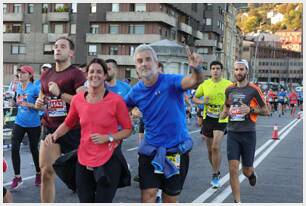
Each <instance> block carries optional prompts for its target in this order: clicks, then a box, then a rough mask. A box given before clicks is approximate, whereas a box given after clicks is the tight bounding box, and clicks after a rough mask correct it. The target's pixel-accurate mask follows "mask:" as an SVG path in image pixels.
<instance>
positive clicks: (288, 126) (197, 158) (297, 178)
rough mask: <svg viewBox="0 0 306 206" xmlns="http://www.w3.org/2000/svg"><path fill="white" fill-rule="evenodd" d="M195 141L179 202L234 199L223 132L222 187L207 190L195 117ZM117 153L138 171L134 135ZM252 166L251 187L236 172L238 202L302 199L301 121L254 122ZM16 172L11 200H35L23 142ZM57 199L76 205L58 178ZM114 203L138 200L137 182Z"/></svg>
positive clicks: (206, 166)
mask: <svg viewBox="0 0 306 206" xmlns="http://www.w3.org/2000/svg"><path fill="white" fill-rule="evenodd" d="M274 124H277V125H278V128H279V137H280V140H272V139H271V134H272V130H273V126H274ZM188 128H189V131H190V134H191V137H192V139H193V141H194V147H193V150H192V151H191V152H190V167H189V172H188V176H187V178H186V181H185V185H184V189H183V191H182V193H181V195H180V197H179V202H181V203H191V202H224V203H231V202H233V198H232V194H231V189H230V186H229V181H228V164H227V157H226V138H227V137H226V136H225V137H224V140H223V141H222V157H223V160H222V164H221V177H222V179H221V180H222V187H221V188H220V189H218V190H215V189H212V188H210V185H209V182H210V178H211V167H210V165H209V162H208V158H207V149H206V144H205V142H204V141H203V140H202V138H201V137H200V134H199V128H198V127H197V126H196V121H195V120H193V121H192V122H191V123H190V124H189V125H188ZM122 151H123V153H124V155H125V157H126V159H127V161H128V163H129V165H130V169H131V174H132V176H134V175H136V174H137V167H138V161H137V136H136V135H133V136H131V137H129V138H128V139H127V140H126V141H125V142H124V144H123V146H122ZM10 154H11V153H10V150H9V149H4V158H5V159H6V160H7V161H8V164H9V171H8V172H7V173H5V174H4V175H3V180H4V186H6V187H7V188H9V183H10V181H11V180H12V178H13V169H12V163H11V158H10ZM255 155H256V156H255V162H254V166H255V167H256V173H257V175H258V181H257V185H256V187H250V186H249V184H248V181H247V180H244V179H243V176H241V201H242V202H243V203H302V202H303V120H301V119H293V118H290V117H289V115H288V114H285V116H283V117H277V116H276V115H274V116H273V117H259V119H258V122H257V146H256V154H255ZM21 164H22V165H21V175H22V177H23V181H24V183H23V185H22V186H21V188H20V189H19V191H17V192H13V193H12V194H13V198H14V201H15V202H19V203H38V202H40V196H39V188H38V187H36V186H34V175H35V168H34V165H33V161H32V157H31V154H30V151H29V148H28V147H27V146H23V147H22V149H21ZM56 202H58V203H59V202H61V203H74V202H75V203H77V202H79V201H78V198H77V195H76V194H73V193H72V192H71V191H70V190H69V189H67V188H66V186H65V185H64V184H63V183H62V182H61V181H60V180H59V179H57V180H56ZM114 202H116V203H120V202H121V203H137V202H140V190H139V187H138V183H137V182H134V181H132V185H131V186H130V187H126V188H122V189H119V190H118V191H117V193H116V196H115V199H114Z"/></svg>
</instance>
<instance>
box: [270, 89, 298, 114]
mask: <svg viewBox="0 0 306 206" xmlns="http://www.w3.org/2000/svg"><path fill="white" fill-rule="evenodd" d="M265 99H266V103H267V104H268V106H269V109H270V111H271V116H272V114H273V113H276V114H277V115H278V116H279V117H281V116H283V115H285V113H286V111H288V110H290V116H291V117H293V118H294V117H295V116H296V114H297V111H298V110H299V111H303V90H301V91H298V92H296V91H295V89H294V88H293V87H290V88H289V92H288V91H287V90H285V89H284V88H283V87H281V88H279V89H278V90H276V91H273V90H272V89H269V90H268V92H265Z"/></svg>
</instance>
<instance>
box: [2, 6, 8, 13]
mask: <svg viewBox="0 0 306 206" xmlns="http://www.w3.org/2000/svg"><path fill="white" fill-rule="evenodd" d="M3 13H7V4H3Z"/></svg>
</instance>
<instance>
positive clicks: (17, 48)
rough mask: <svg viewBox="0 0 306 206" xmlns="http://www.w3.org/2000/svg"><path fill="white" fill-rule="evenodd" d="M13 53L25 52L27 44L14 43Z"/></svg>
mask: <svg viewBox="0 0 306 206" xmlns="http://www.w3.org/2000/svg"><path fill="white" fill-rule="evenodd" d="M11 54H25V45H20V44H13V45H12V47H11Z"/></svg>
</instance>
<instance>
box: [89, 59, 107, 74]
mask: <svg viewBox="0 0 306 206" xmlns="http://www.w3.org/2000/svg"><path fill="white" fill-rule="evenodd" d="M94 63H96V64H100V66H101V67H102V69H103V71H104V74H106V75H108V73H107V65H106V63H105V61H104V60H103V59H100V58H93V59H92V60H91V61H90V62H89V63H88V65H87V66H86V72H88V70H89V67H90V65H92V64H94Z"/></svg>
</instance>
